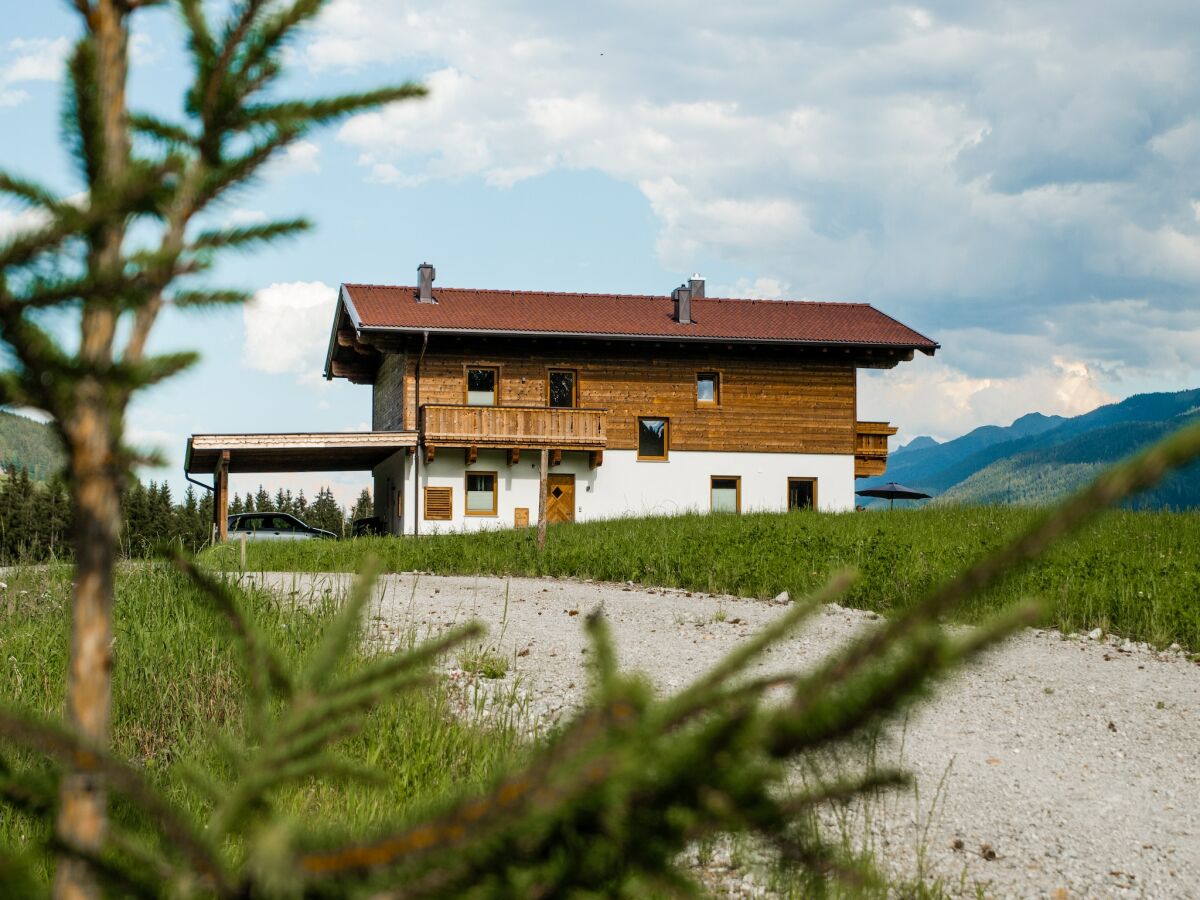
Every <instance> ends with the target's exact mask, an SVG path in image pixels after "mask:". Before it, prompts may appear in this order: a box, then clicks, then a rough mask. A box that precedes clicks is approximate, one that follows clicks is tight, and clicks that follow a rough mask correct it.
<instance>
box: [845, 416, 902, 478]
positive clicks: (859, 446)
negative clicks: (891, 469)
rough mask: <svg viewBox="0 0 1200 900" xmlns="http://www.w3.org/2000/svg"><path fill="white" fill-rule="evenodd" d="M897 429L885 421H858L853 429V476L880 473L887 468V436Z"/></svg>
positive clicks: (864, 476)
mask: <svg viewBox="0 0 1200 900" xmlns="http://www.w3.org/2000/svg"><path fill="white" fill-rule="evenodd" d="M898 430H899V429H897V428H896V427H895V426H893V425H889V424H888V423H887V422H859V423H858V425H857V427H856V429H855V442H854V477H855V478H866V477H868V476H870V475H882V474H883V473H884V472H885V471H886V470H887V457H888V437H890V436H891V435H893V434H895V433H896V432H897V431H898Z"/></svg>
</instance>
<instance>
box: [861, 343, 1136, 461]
mask: <svg viewBox="0 0 1200 900" xmlns="http://www.w3.org/2000/svg"><path fill="white" fill-rule="evenodd" d="M858 389H859V394H858V415H859V418H860V419H863V420H866V421H890V422H892V423H893V424H899V425H900V426H901V431H902V433H901V434H898V435H897V436H896V437H895V438H894V439H893V444H894V446H900V445H901V444H905V443H907V442H908V441H910V440H912V439H913V438H914V437H916V436H917V435H920V434H928V435H931V436H933V437H935V438H937V439H938V440H946V439H948V438H954V437H958V436H959V435H960V434H965V433H966V432H968V431H970V430H971V429H973V428H977V427H978V426H980V425H1007V424H1009V423H1010V422H1012V421H1013V420H1014V419H1016V418H1018V417H1020V416H1022V415H1025V414H1026V413H1029V412H1040V413H1043V414H1045V415H1060V416H1077V415H1080V414H1082V413H1085V412H1090V411H1091V410H1093V409H1095V408H1096V407H1098V406H1103V405H1104V404H1106V403H1112V402H1113V401H1115V400H1116V399H1117V398H1116V397H1115V396H1113V395H1112V394H1111V393H1109V392H1108V391H1106V390H1104V389H1103V387H1101V385H1100V379H1099V377H1098V373H1096V372H1094V371H1092V370H1091V369H1090V368H1089V367H1088V366H1087V365H1086V364H1085V363H1083V362H1082V361H1080V360H1072V359H1065V358H1062V357H1055V358H1054V359H1053V361H1052V363H1051V364H1050V365H1048V366H1037V367H1034V368H1030V369H1027V370H1026V371H1024V372H1022V373H1021V374H1019V375H1013V376H1009V377H999V378H973V377H971V376H969V375H966V374H965V373H963V372H962V371H960V370H958V369H956V368H954V367H953V366H950V365H947V364H946V363H945V362H941V361H938V360H936V359H932V360H926V359H920V360H919V361H917V362H916V363H910V364H908V365H901V366H900V367H899V368H897V369H893V370H885V371H882V372H866V373H863V374H862V376H861V377H860V378H859V386H858Z"/></svg>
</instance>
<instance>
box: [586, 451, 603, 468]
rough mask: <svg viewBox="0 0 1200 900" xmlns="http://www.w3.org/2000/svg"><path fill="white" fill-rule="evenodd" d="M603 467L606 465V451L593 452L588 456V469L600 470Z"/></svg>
mask: <svg viewBox="0 0 1200 900" xmlns="http://www.w3.org/2000/svg"><path fill="white" fill-rule="evenodd" d="M602 465H604V451H603V450H593V451H592V452H591V453H589V454H588V468H589V469H598V468H600V467H601V466H602Z"/></svg>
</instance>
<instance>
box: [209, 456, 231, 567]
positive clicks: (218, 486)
mask: <svg viewBox="0 0 1200 900" xmlns="http://www.w3.org/2000/svg"><path fill="white" fill-rule="evenodd" d="M213 525H215V526H216V529H217V543H218V544H223V543H225V542H226V541H227V540H229V451H228V450H222V451H221V455H220V457H218V459H217V465H216V468H215V469H213Z"/></svg>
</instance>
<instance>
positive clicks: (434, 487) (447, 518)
mask: <svg viewBox="0 0 1200 900" xmlns="http://www.w3.org/2000/svg"><path fill="white" fill-rule="evenodd" d="M430 491H449V492H450V499H449V501H448V502H447V503H446V510H447V515H444V516H431V515H430V514H429V492H430ZM421 518H422V519H424V520H425V521H426V522H453V521H454V487H453V486H452V485H446V484H427V485H425V486H424V488H423V490H422V491H421Z"/></svg>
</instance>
